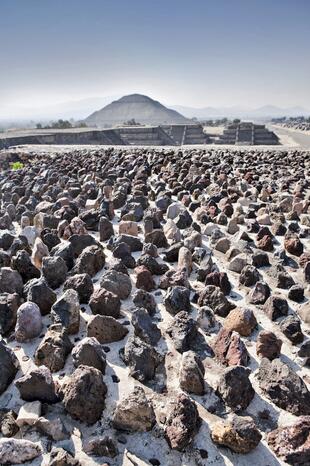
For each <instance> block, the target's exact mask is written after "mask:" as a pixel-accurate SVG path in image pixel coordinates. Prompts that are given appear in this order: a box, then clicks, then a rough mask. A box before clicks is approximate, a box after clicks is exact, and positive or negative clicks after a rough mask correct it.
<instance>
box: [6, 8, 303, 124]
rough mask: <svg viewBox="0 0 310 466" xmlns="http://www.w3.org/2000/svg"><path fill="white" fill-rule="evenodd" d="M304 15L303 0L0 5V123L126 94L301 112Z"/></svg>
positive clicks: (202, 104) (195, 103) (171, 102)
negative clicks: (71, 102)
mask: <svg viewBox="0 0 310 466" xmlns="http://www.w3.org/2000/svg"><path fill="white" fill-rule="evenodd" d="M309 13H310V2H309V1H307V0H294V1H293V0H283V1H281V2H270V1H268V0H260V1H258V0H253V1H252V2H248V1H247V0H235V1H234V2H228V1H226V0H204V1H202V0H193V2H191V8H189V5H188V2H185V1H184V0H170V1H169V2H164V1H163V0H158V2H156V7H154V8H150V5H149V4H148V2H145V1H142V0H132V1H131V2H126V1H125V0H119V1H115V2H109V1H107V0H89V1H88V2H87V4H86V2H85V1H83V0H74V1H73V0H67V1H66V2H63V1H60V0H54V1H53V2H40V1H39V0H28V1H27V2H20V1H18V0H2V2H1V17H0V40H1V43H2V44H3V46H2V50H1V58H2V60H1V61H2V65H3V71H2V73H1V74H0V102H1V107H0V118H22V117H25V116H27V117H29V112H31V110H33V114H34V116H36V115H38V114H39V113H40V112H44V109H46V108H47V107H49V108H50V107H53V106H55V108H57V105H60V104H62V103H63V102H70V101H76V102H79V101H80V100H84V99H86V100H87V99H94V104H95V101H96V99H97V98H98V96H99V99H101V98H102V100H104V99H105V98H106V97H109V98H111V99H112V100H113V98H118V97H120V96H121V95H126V94H131V93H141V94H146V95H148V96H150V97H152V98H154V99H155V100H158V101H160V102H161V103H163V104H164V105H168V106H175V105H180V106H189V107H197V108H201V107H210V106H212V107H231V106H241V107H250V108H257V107H261V106H264V105H276V106H279V107H295V106H301V107H304V108H306V109H310V86H309V81H310V60H309V59H308V60H307V59H306V57H307V56H309V51H308V44H309V42H310V28H309V23H308V19H309ZM106 103H108V102H106ZM101 105H102V104H101V102H100V101H99V102H98V105H97V106H95V107H94V108H93V110H96V109H99V108H100V106H101ZM72 116H74V115H72Z"/></svg>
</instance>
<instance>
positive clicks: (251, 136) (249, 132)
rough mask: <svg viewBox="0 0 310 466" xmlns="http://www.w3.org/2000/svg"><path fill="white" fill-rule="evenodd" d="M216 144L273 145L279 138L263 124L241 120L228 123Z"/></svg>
mask: <svg viewBox="0 0 310 466" xmlns="http://www.w3.org/2000/svg"><path fill="white" fill-rule="evenodd" d="M217 144H236V145H250V146H253V145H274V144H279V138H278V136H277V135H276V134H275V133H274V132H272V131H269V130H268V129H267V128H266V126H265V125H256V124H254V123H243V122H241V123H233V124H231V125H228V126H227V128H226V129H225V130H224V132H223V134H222V135H221V136H220V137H219V140H218V141H217Z"/></svg>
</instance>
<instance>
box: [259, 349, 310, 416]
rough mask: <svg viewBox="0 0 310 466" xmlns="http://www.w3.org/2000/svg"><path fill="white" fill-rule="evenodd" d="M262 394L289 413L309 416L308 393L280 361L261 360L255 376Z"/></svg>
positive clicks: (309, 400) (309, 396) (298, 379)
mask: <svg viewBox="0 0 310 466" xmlns="http://www.w3.org/2000/svg"><path fill="white" fill-rule="evenodd" d="M257 378H258V380H259V386H260V388H261V390H262V391H263V392H264V394H265V395H266V396H267V397H268V398H269V399H270V400H271V401H273V403H275V405H277V406H278V407H279V408H282V409H284V410H286V411H288V412H289V413H292V414H295V415H297V416H300V415H308V414H310V393H309V391H308V389H307V387H306V385H305V383H304V382H303V380H302V379H301V378H300V377H299V376H298V375H297V374H296V372H295V371H293V370H292V369H291V368H290V367H289V366H288V365H287V364H284V363H283V362H282V361H280V359H274V360H273V361H271V362H270V361H269V360H268V359H266V358H265V359H263V360H262V362H261V365H260V368H259V371H258V374H257Z"/></svg>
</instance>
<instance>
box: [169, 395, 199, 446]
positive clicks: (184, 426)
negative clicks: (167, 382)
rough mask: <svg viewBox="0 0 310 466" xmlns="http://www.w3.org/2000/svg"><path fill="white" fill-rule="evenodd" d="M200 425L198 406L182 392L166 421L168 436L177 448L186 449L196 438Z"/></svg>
mask: <svg viewBox="0 0 310 466" xmlns="http://www.w3.org/2000/svg"><path fill="white" fill-rule="evenodd" d="M199 427H200V418H199V414H198V410H197V407H196V405H195V403H194V402H193V401H191V399H190V398H189V397H188V396H186V395H184V394H180V395H178V396H177V398H176V400H175V406H174V407H173V409H172V410H171V412H170V414H169V415H168V418H167V421H166V430H165V434H166V438H167V441H168V443H169V445H170V446H171V448H175V449H176V450H181V451H182V450H184V449H185V448H186V447H187V446H188V445H189V444H190V443H191V442H192V440H193V439H194V436H195V434H196V433H197V431H198V429H199Z"/></svg>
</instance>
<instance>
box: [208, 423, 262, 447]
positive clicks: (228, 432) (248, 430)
mask: <svg viewBox="0 0 310 466" xmlns="http://www.w3.org/2000/svg"><path fill="white" fill-rule="evenodd" d="M211 438H212V440H213V442H215V443H217V444H219V445H222V446H224V447H228V448H230V449H231V450H232V451H234V452H236V453H249V452H250V451H251V450H254V448H256V447H257V445H258V444H259V442H260V440H261V438H262V435H261V433H260V432H259V430H258V429H257V427H256V425H255V423H254V421H253V420H252V419H251V418H249V417H240V416H236V415H235V416H233V417H232V418H231V419H229V420H226V421H219V422H217V423H216V424H214V425H213V426H212V428H211Z"/></svg>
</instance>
